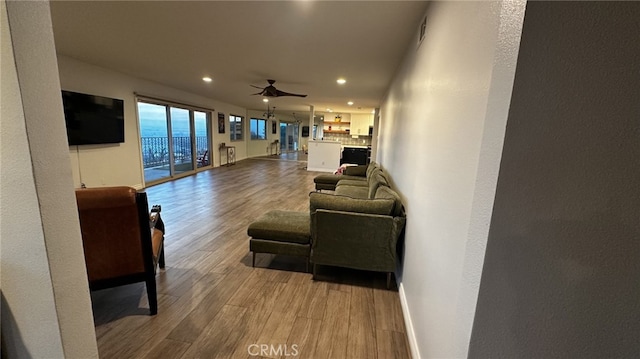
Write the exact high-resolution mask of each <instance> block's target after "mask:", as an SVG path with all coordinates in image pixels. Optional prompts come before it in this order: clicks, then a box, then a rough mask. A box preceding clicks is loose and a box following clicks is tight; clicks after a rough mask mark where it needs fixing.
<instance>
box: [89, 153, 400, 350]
mask: <svg viewBox="0 0 640 359" xmlns="http://www.w3.org/2000/svg"><path fill="white" fill-rule="evenodd" d="M304 166H305V163H304V162H298V161H284V160H276V159H274V158H271V159H247V160H243V161H239V162H237V164H236V165H234V166H231V167H219V168H215V169H211V170H208V171H204V172H200V173H198V174H197V175H194V176H190V177H186V178H182V179H178V180H175V181H172V182H167V183H163V184H160V185H156V186H153V187H150V188H148V189H147V195H148V198H149V204H150V205H151V204H161V205H162V217H163V219H164V221H165V224H166V231H167V234H166V237H165V256H166V269H164V270H160V271H159V273H158V274H157V277H156V281H157V284H158V314H157V315H156V316H153V317H152V316H149V315H148V313H149V312H148V303H147V297H146V291H145V287H144V283H139V284H133V285H128V286H122V287H118V288H112V289H106V290H102V291H97V292H93V293H92V302H93V311H94V320H95V324H96V336H97V339H98V348H99V352H100V357H101V358H331V359H334V358H350V359H353V358H366V359H371V358H379V359H386V358H409V357H410V354H409V353H410V351H409V347H408V342H407V336H406V334H405V329H404V328H405V326H404V322H403V318H402V310H401V308H400V301H399V296H398V292H397V290H387V289H386V288H385V285H386V276H385V274H384V273H373V272H363V271H355V270H348V269H342V268H332V267H319V270H318V276H319V279H320V280H318V281H313V280H312V279H311V274H309V273H306V272H305V260H304V259H302V258H296V257H286V256H273V255H268V254H258V255H257V256H256V267H255V268H252V267H251V253H250V252H249V238H248V237H247V234H246V231H247V226H248V225H249V223H251V222H252V221H253V220H254V219H256V218H257V217H258V216H260V215H261V214H262V213H264V212H265V211H268V210H271V209H284V210H294V211H307V210H308V206H309V201H308V194H309V192H311V191H313V188H314V187H313V177H314V176H316V175H317V174H318V173H317V172H307V171H306V170H305V169H304V168H303V167H304ZM260 345H266V346H267V347H268V349H267V350H265V351H260V349H261V347H260ZM271 348H273V349H271Z"/></svg>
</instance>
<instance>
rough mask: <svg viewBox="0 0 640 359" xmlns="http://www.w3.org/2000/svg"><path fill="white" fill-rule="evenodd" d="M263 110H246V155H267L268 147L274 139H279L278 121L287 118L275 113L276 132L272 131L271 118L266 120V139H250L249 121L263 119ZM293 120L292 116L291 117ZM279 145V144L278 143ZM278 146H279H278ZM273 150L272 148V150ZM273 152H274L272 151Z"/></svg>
mask: <svg viewBox="0 0 640 359" xmlns="http://www.w3.org/2000/svg"><path fill="white" fill-rule="evenodd" d="M264 113H265V112H264V111H256V110H248V111H247V126H246V128H247V132H246V134H247V136H246V137H247V157H260V156H267V155H269V147H270V146H271V143H272V142H273V141H275V140H280V122H283V121H286V120H288V117H287V116H282V115H279V114H277V115H276V117H277V120H276V133H272V128H271V126H272V124H271V121H272V120H267V139H266V140H252V139H251V126H250V123H249V121H251V119H252V118H259V119H265V116H264ZM291 121H293V117H292V118H291ZM278 146H280V144H278ZM278 148H279V147H278ZM272 151H273V150H272ZM273 153H274V154H275V152H273Z"/></svg>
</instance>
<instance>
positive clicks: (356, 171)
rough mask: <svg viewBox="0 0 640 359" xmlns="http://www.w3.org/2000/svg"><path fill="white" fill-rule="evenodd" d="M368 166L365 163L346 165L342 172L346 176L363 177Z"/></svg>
mask: <svg viewBox="0 0 640 359" xmlns="http://www.w3.org/2000/svg"><path fill="white" fill-rule="evenodd" d="M368 168H369V166H366V165H358V166H347V167H346V168H345V169H344V171H342V174H343V175H348V176H360V177H363V178H364V177H366V175H367V169H368Z"/></svg>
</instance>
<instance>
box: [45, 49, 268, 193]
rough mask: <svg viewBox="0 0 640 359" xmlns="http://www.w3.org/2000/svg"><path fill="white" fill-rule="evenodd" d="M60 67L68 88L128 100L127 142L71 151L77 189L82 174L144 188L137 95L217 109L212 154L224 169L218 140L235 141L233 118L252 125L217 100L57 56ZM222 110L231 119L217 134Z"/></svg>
mask: <svg viewBox="0 0 640 359" xmlns="http://www.w3.org/2000/svg"><path fill="white" fill-rule="evenodd" d="M58 68H59V74H60V84H61V86H62V88H63V89H65V90H69V91H76V92H83V93H89V94H93V95H100V96H107V97H114V98H119V99H123V100H124V107H125V114H124V118H125V143H121V144H117V145H84V146H71V147H68V149H69V155H70V157H71V166H72V167H71V168H72V170H73V179H74V185H75V186H76V187H80V182H81V181H80V176H82V182H84V183H85V184H86V185H87V186H88V187H101V186H116V185H126V186H134V187H138V188H140V187H142V177H143V173H142V158H141V155H140V137H139V135H138V134H139V131H138V118H137V115H136V102H135V95H134V92H138V93H140V94H142V95H147V96H154V97H158V98H166V99H168V100H173V101H175V102H184V103H187V104H194V105H197V106H202V107H205V108H211V109H215V110H216V111H215V112H214V113H213V115H212V116H213V125H212V132H213V153H214V154H215V156H214V157H212V159H213V161H214V165H215V166H219V165H220V156H219V154H218V145H219V144H220V142H226V143H227V144H230V143H231V141H230V140H229V114H234V115H237V116H244V118H245V121H248V118H247V110H246V109H244V108H241V107H237V106H234V105H229V104H225V103H222V102H218V101H213V100H211V99H207V98H204V97H201V96H196V95H193V94H190V93H188V92H184V91H181V90H177V89H174V88H171V87H167V86H164V85H161V84H158V83H155V82H151V81H147V80H143V79H139V78H135V77H132V76H128V75H125V74H123V73H120V72H116V71H113V70H110V69H106V68H103V67H99V66H95V65H91V64H88V63H85V62H82V61H78V60H76V59H72V58H69V57H66V56H62V55H58ZM218 112H222V113H224V115H225V120H226V121H227V123H226V126H225V133H220V134H219V133H218V125H217V123H218V114H217V113H218ZM247 126H248V123H247V122H245V135H246V133H247V132H246V131H248V130H247V129H248V127H247ZM246 137H247V136H245V141H239V142H234V143H233V145H234V146H236V159H237V160H241V159H244V158H246V157H248V155H247V140H246ZM261 147H262V146H261ZM263 151H264V150H263Z"/></svg>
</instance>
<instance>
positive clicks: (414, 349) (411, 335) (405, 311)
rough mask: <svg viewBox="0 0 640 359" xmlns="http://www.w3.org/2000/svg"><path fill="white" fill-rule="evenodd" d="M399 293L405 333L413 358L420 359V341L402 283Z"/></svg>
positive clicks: (399, 286)
mask: <svg viewBox="0 0 640 359" xmlns="http://www.w3.org/2000/svg"><path fill="white" fill-rule="evenodd" d="M398 293H399V294H400V306H401V307H402V315H403V316H404V326H405V331H406V332H407V338H408V339H409V349H410V350H411V357H412V358H413V359H420V351H419V350H418V341H417V340H416V334H415V332H414V331H413V323H412V322H411V315H410V314H409V306H408V305H407V297H406V296H405V294H404V286H403V285H402V282H400V284H399V285H398Z"/></svg>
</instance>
